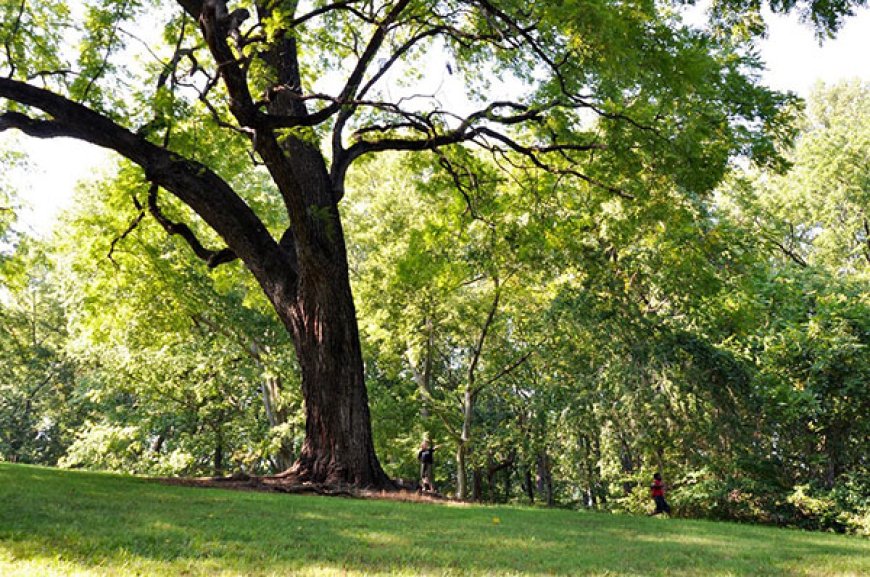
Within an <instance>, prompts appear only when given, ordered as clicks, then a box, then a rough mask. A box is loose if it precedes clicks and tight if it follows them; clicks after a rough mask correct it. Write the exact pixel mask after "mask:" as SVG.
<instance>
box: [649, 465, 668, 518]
mask: <svg viewBox="0 0 870 577" xmlns="http://www.w3.org/2000/svg"><path fill="white" fill-rule="evenodd" d="M650 491H651V492H652V498H653V501H655V502H656V510H655V511H653V513H652V514H653V515H658V514H659V513H667V514H668V515H670V514H671V506H670V505H668V502H667V501H665V484H664V483H663V482H662V476H661V475H660V474H659V473H656V474H655V475H653V482H652V485H650Z"/></svg>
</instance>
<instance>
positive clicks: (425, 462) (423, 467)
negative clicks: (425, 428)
mask: <svg viewBox="0 0 870 577" xmlns="http://www.w3.org/2000/svg"><path fill="white" fill-rule="evenodd" d="M437 448H438V447H430V446H429V442H428V441H423V443H422V444H421V445H420V451H419V452H418V453H417V460H418V461H420V490H421V491H426V492H434V491H435V485H434V484H433V483H432V463H433V462H434V460H435V449H437Z"/></svg>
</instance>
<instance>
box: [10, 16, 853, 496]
mask: <svg viewBox="0 0 870 577" xmlns="http://www.w3.org/2000/svg"><path fill="white" fill-rule="evenodd" d="M852 3H853V2H852V1H850V0H846V1H845V2H834V3H823V4H821V3H813V4H812V6H811V13H812V14H813V18H814V21H815V22H816V23H817V25H818V26H819V27H820V28H821V29H835V28H836V26H837V25H838V23H839V18H840V16H841V15H842V14H844V13H848V11H849V9H850V5H851V4H852ZM858 3H862V2H858ZM154 4H157V5H154ZM679 4H680V2H675V5H679ZM743 4H744V2H741V1H739V0H736V1H726V2H720V3H718V4H717V10H718V12H717V14H718V15H719V19H720V22H721V23H724V24H727V25H729V26H732V28H734V29H737V28H739V26H737V25H738V24H740V23H741V19H740V18H731V16H733V15H734V14H735V13H738V14H741V13H746V11H743V10H742V9H743V8H744V6H743ZM751 4H752V6H756V4H757V3H751ZM242 5H244V6H246V7H243V6H242ZM794 6H795V3H794V2H791V1H789V2H784V3H779V2H777V3H774V7H775V8H777V9H780V10H788V9H791V8H793V7H794ZM232 8H235V9H232V10H231V9H228V7H227V6H226V3H225V2H224V1H223V0H206V1H205V2H203V1H201V0H178V1H177V2H163V3H143V2H137V1H135V0H92V1H88V2H80V3H70V6H69V7H68V6H67V5H66V4H65V3H64V2H62V1H61V0H44V1H31V0H20V1H18V0H16V1H5V2H3V4H2V6H0V16H2V20H0V21H2V23H0V53H2V55H0V57H2V58H3V60H2V62H0V76H2V78H0V99H2V101H3V102H4V109H3V110H2V114H0V131H2V130H7V129H18V130H21V131H22V132H24V133H26V134H28V135H30V136H33V137H37V138H51V137H60V136H64V137H71V138H75V139H80V140H83V141H87V142H90V143H92V144H95V145H98V146H101V147H104V148H107V149H110V150H113V151H115V152H116V153H118V154H119V155H120V156H122V157H123V158H124V159H126V161H128V162H131V163H133V164H134V165H138V166H139V167H141V169H142V178H143V182H142V190H143V192H142V194H141V195H140V197H139V198H136V199H134V203H133V204H134V205H135V209H136V210H137V211H142V212H149V213H150V214H151V215H152V216H153V217H154V218H156V219H157V221H158V222H159V223H161V224H162V225H163V226H164V227H165V228H166V229H167V231H168V232H171V233H175V234H180V235H181V236H182V237H183V238H185V239H186V240H187V241H188V242H189V243H190V245H191V247H192V248H193V250H194V251H195V252H196V254H197V255H198V256H200V257H201V258H203V259H204V260H206V261H207V262H208V264H209V266H218V265H220V264H222V263H225V262H229V261H232V260H235V259H240V260H241V261H242V262H243V263H244V265H245V266H246V267H247V268H248V269H249V270H250V272H251V273H252V274H253V276H254V277H255V278H256V279H257V281H258V283H259V284H260V286H261V287H262V289H263V291H264V292H265V294H266V296H267V297H268V299H269V301H270V302H271V304H272V305H273V307H274V309H275V311H276V313H277V315H278V317H279V318H280V319H281V321H282V322H283V324H284V325H285V326H286V328H287V330H288V331H289V332H290V334H291V335H292V337H293V341H294V346H295V349H296V354H297V357H298V361H299V366H300V370H301V373H302V389H303V395H304V398H305V407H306V418H307V424H306V427H307V429H306V441H305V444H304V447H303V449H302V451H301V454H300V456H299V459H298V461H297V463H296V464H295V466H294V468H293V470H292V473H293V475H294V476H295V477H296V478H298V479H299V480H304V481H313V482H326V483H335V482H349V483H352V484H356V485H360V486H387V485H389V484H390V482H389V480H388V479H387V478H386V475H385V474H384V472H383V471H382V469H381V466H380V464H379V462H378V459H377V457H376V456H375V452H374V449H373V443H372V435H371V426H370V418H369V408H368V401H367V393H366V387H365V383H364V379H363V362H362V356H361V352H360V342H359V336H358V328H357V321H356V312H355V310H354V302H353V298H352V295H351V287H350V281H349V275H348V265H347V257H346V246H345V239H344V235H343V232H342V224H341V220H340V215H339V210H338V206H339V203H340V201H341V200H342V197H343V196H344V193H345V178H346V175H347V172H348V169H349V168H350V166H351V165H352V163H354V161H356V160H357V159H359V158H361V157H364V156H366V155H368V154H371V153H375V152H380V151H385V150H405V151H419V152H424V151H434V152H435V153H436V154H439V153H440V152H442V151H445V150H446V149H448V148H450V147H458V146H466V147H477V148H479V149H481V150H489V151H491V152H492V153H493V154H494V157H495V158H496V159H497V160H498V161H499V162H501V163H502V165H510V166H511V167H512V172H513V173H516V172H517V171H522V170H533V171H545V172H548V173H550V174H553V175H558V178H554V179H553V186H554V187H564V186H573V187H577V188H581V189H595V190H597V191H599V192H601V193H606V194H608V195H611V196H613V197H621V198H622V199H624V200H629V201H631V202H637V203H642V202H643V201H644V200H645V199H647V198H649V197H650V196H654V195H656V194H659V193H662V192H663V191H668V193H672V192H673V191H679V192H681V193H686V194H702V193H704V192H705V191H707V190H709V189H710V188H711V187H712V186H714V185H715V183H716V182H717V181H718V180H719V179H720V178H721V176H722V174H723V173H724V171H725V169H726V166H727V162H728V159H729V158H730V157H731V156H733V155H734V154H737V153H747V154H749V155H751V156H752V157H754V158H755V159H756V160H761V161H766V160H770V159H771V158H773V157H774V156H775V154H774V152H773V150H774V146H773V140H774V139H775V137H777V136H780V135H782V133H783V128H782V124H781V121H782V120H783V118H782V117H781V115H780V114H779V110H780V109H781V105H782V104H783V102H784V101H785V100H786V99H785V98H784V97H782V96H781V95H777V94H775V93H771V92H769V91H768V90H766V89H764V88H762V87H759V86H757V85H756V84H755V83H754V80H752V78H751V77H750V76H747V74H746V71H747V70H752V69H753V68H756V67H757V66H758V62H757V61H755V60H754V59H753V58H752V57H751V56H748V55H747V54H749V52H748V51H735V49H734V48H733V44H732V42H734V41H736V40H739V38H740V36H739V35H733V34H732V35H728V34H719V33H718V32H716V33H701V32H699V31H696V30H690V29H687V28H684V27H682V26H681V25H680V24H679V22H678V21H677V20H676V19H675V17H674V16H673V14H674V11H673V10H672V9H671V7H669V6H667V3H651V2H643V1H636V2H634V1H630V2H603V3H602V2H585V1H577V0H565V1H560V2H537V3H528V2H517V1H515V0H439V1H435V0H383V1H372V0H337V1H334V2H331V1H321V0H313V1H307V2H299V1H297V0H258V1H252V2H249V3H237V4H236V5H234V6H233V7H232ZM249 9H250V10H249ZM734 9H737V11H736V12H735V10H734ZM749 12H751V11H749ZM161 18H162V19H163V20H164V21H165V27H164V28H163V34H164V39H163V41H157V40H153V39H151V38H149V37H147V36H148V35H149V34H151V33H152V32H153V31H154V30H159V29H160V26H159V23H160V19H161ZM721 29H722V28H720V30H721ZM143 44H149V45H150V46H148V47H147V50H139V52H140V56H144V57H146V58H148V57H150V58H151V63H150V64H147V63H146V65H145V66H144V67H142V68H141V70H140V69H139V68H137V67H135V66H134V63H136V62H138V61H137V60H136V59H135V56H136V54H134V52H136V50H137V47H138V48H141V46H142V45H143ZM423 67H428V68H429V71H430V72H432V71H433V70H435V72H436V74H437V71H438V70H441V69H443V70H444V71H446V72H447V74H446V75H445V74H444V72H442V73H441V76H443V77H444V78H445V81H449V82H456V83H457V84H458V85H459V86H462V88H461V90H462V91H463V92H465V96H467V98H466V99H461V100H462V102H460V103H459V105H458V106H457V107H455V108H454V109H452V110H447V109H445V108H444V107H443V106H442V105H441V102H440V100H441V99H442V98H443V97H444V96H445V95H444V94H443V93H442V94H435V93H434V92H435V89H433V90H431V91H430V90H429V89H426V88H415V89H412V90H408V89H405V90H402V89H401V87H400V83H399V82H398V81H397V80H396V79H397V78H398V77H399V76H405V77H407V78H414V77H415V75H419V70H421V69H422V68H423ZM483 72H485V73H483ZM458 79H461V83H460V82H459V80H458ZM427 92H432V93H429V94H427ZM221 134H224V136H218V135H221ZM226 134H229V135H230V140H234V141H235V142H236V143H238V142H244V143H245V144H246V146H247V147H248V149H249V151H250V154H251V159H252V160H253V161H254V162H255V163H256V164H257V165H258V166H261V167H263V168H264V169H265V171H267V172H268V174H269V175H270V177H271V180H272V181H273V185H274V186H273V187H272V188H271V189H270V190H271V191H272V192H274V194H275V195H276V197H278V198H280V201H281V203H282V204H283V207H284V209H285V213H286V214H285V219H284V220H283V222H280V223H274V222H270V221H269V220H268V219H266V218H265V217H264V216H263V215H262V214H258V213H257V212H256V210H255V209H256V208H257V203H256V202H255V201H253V200H252V199H251V198H250V197H248V196H245V195H244V194H242V193H241V192H240V191H239V188H238V187H237V186H234V184H233V179H234V175H231V174H226V173H224V174H222V175H221V174H218V171H220V170H221V169H220V168H219V167H221V166H223V165H222V164H221V163H220V162H217V161H216V159H218V158H219V157H220V155H221V153H222V152H223V151H224V150H235V149H234V148H232V147H227V148H224V147H225V146H226V142H227V138H228V137H227V136H226ZM461 159H462V155H461V154H449V155H448V154H444V155H442V156H441V161H442V163H443V165H444V166H445V167H446V169H448V170H450V171H451V173H452V174H453V175H454V179H455V182H456V184H457V186H459V187H460V188H461V187H463V186H467V185H468V179H473V178H475V176H474V174H473V173H469V172H468V171H467V170H465V168H464V166H463V163H462V160H461ZM162 191H166V192H168V193H169V194H170V197H174V198H175V199H177V200H178V201H180V202H181V203H183V204H184V205H186V206H187V207H189V209H191V210H192V213H189V212H188V213H186V216H187V217H188V218H187V222H186V223H182V222H179V219H180V218H181V217H180V216H177V217H175V220H173V219H172V218H170V217H169V216H168V215H167V212H166V207H167V206H169V205H171V204H172V202H177V201H173V200H172V198H164V197H165V196H166V195H163V194H162ZM177 214H181V215H184V214H185V213H180V212H179V213H177ZM197 217H198V218H197ZM200 219H201V220H200ZM202 223H204V224H205V225H206V226H207V227H209V228H210V229H212V231H214V232H216V233H217V236H218V237H219V238H220V239H221V240H222V242H223V243H224V244H225V245H226V247H225V248H217V249H209V248H206V246H205V245H204V244H203V242H202V239H203V238H206V237H204V236H203V234H204V233H205V232H206V231H205V226H203V224H202ZM208 238H211V239H212V240H214V239H215V237H214V234H213V233H212V234H211V236H210V237H208Z"/></svg>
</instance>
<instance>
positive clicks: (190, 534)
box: [0, 464, 870, 577]
mask: <svg viewBox="0 0 870 577" xmlns="http://www.w3.org/2000/svg"><path fill="white" fill-rule="evenodd" d="M0 575H3V576H4V577H24V576H26V577H31V576H33V577H35V576H39V577H50V576H61V575H62V576H89V577H90V576H96V575H100V576H110V575H111V576H118V577H124V576H134V575H141V576H148V577H150V576H172V577H179V576H181V577H184V576H198V575H202V576H205V575H208V576H221V577H226V576H242V575H244V576H279V575H282V576H283V575H299V576H326V575H340V576H362V575H372V576H418V575H420V576H447V575H450V576H454V575H455V576H483V575H498V576H509V575H510V576H549V575H590V576H591V575H595V576H605V575H606V576H611V577H628V576H632V577H635V576H636V577H640V576H644V577H645V576H665V575H667V576H688V575H699V576H701V575H702V576H709V577H717V576H720V577H725V576H735V577H736V576H756V575H757V576H761V575H765V576H767V575H770V576H774V575H788V576H791V575H806V576H813V577H817V576H834V575H836V576H856V577H857V576H859V575H870V541H868V540H866V539H861V538H857V537H846V536H841V535H833V534H823V533H808V532H801V531H796V530H787V529H775V528H769V527H757V526H748V525H737V524H731V523H714V522H704V521H686V520H681V519H663V518H647V517H631V516H625V515H623V516H618V515H606V514H596V513H584V512H576V511H566V510H548V509H539V508H530V507H509V506H498V507H495V506H492V507H490V506H457V505H450V504H440V503H439V504H433V503H419V502H418V503H410V502H397V501H387V500H373V499H369V500H363V499H348V498H337V497H318V496H307V495H286V494H271V493H254V492H236V491H226V490H219V489H201V488H188V487H177V486H166V485H162V484H158V483H155V482H151V481H148V480H145V479H139V478H133V477H125V476H119V475H110V474H98V473H86V472H78V471H64V470H56V469H47V468H39V467H30V466H21V465H9V464H0Z"/></svg>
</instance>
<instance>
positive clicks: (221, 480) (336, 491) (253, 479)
mask: <svg viewBox="0 0 870 577" xmlns="http://www.w3.org/2000/svg"><path fill="white" fill-rule="evenodd" d="M154 480H155V481H157V482H159V483H163V484H166V485H176V486H183V487H202V488H208V487H211V488H219V489H233V490H237V491H263V492H275V493H300V494H301V493H310V494H315V495H324V496H330V497H352V498H358V499H387V500H393V501H447V500H448V499H447V498H446V497H444V496H443V495H441V494H440V493H434V492H420V491H418V490H417V488H416V484H415V483H411V482H408V481H405V480H403V479H395V480H394V481H393V483H394V485H395V486H396V488H395V489H392V490H374V489H365V488H360V487H354V486H352V485H337V484H327V483H311V482H303V481H300V480H299V479H298V478H296V477H295V476H294V475H292V474H288V473H287V472H286V471H285V472H284V473H280V474H278V475H269V476H263V477H257V476H250V475H245V474H236V475H233V476H231V477H160V478H155V479H154Z"/></svg>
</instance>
